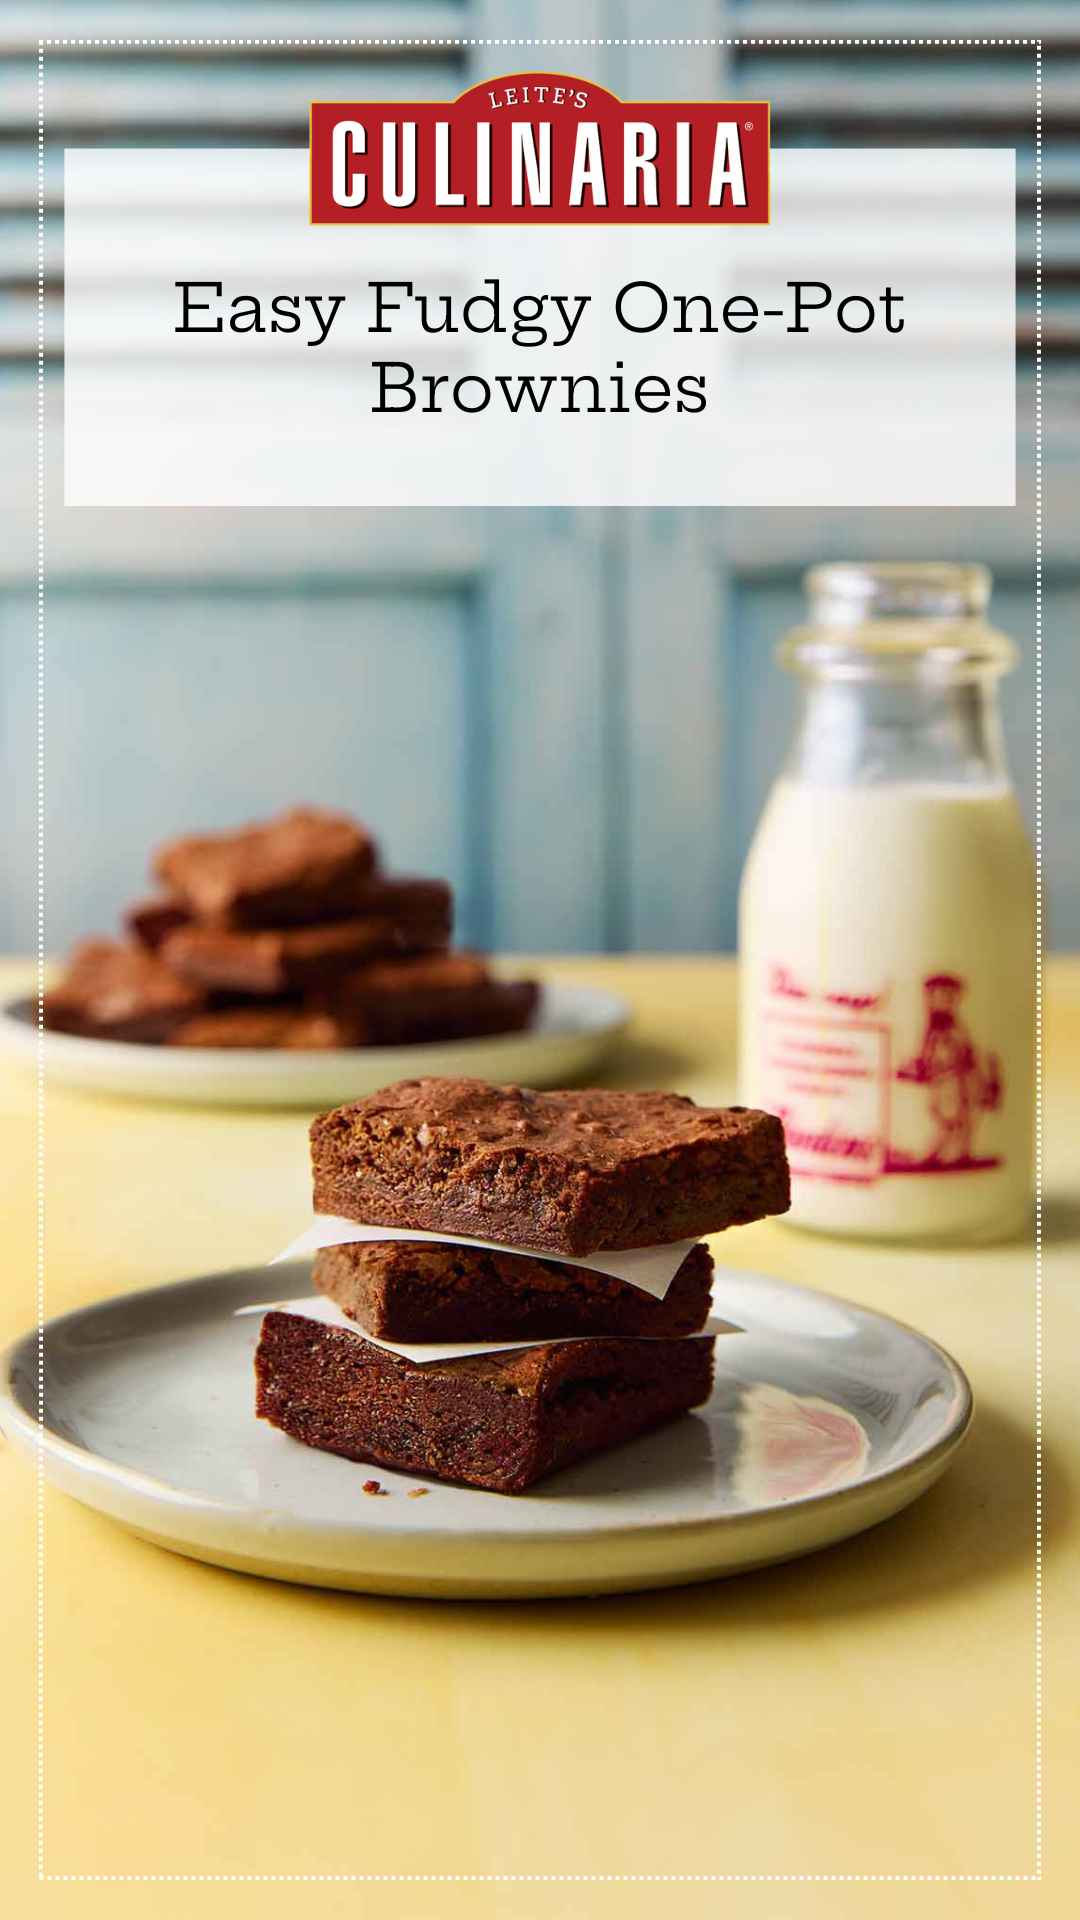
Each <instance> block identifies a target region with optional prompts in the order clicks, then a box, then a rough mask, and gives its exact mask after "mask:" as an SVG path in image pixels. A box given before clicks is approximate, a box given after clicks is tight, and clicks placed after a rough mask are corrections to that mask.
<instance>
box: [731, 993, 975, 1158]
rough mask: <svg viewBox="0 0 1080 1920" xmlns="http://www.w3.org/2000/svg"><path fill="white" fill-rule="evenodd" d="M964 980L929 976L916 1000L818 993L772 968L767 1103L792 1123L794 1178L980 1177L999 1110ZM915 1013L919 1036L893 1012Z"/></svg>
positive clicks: (765, 1037)
mask: <svg viewBox="0 0 1080 1920" xmlns="http://www.w3.org/2000/svg"><path fill="white" fill-rule="evenodd" d="M966 992H967V982H966V981H965V980H964V979H962V978H961V977H960V976H959V975H957V974H953V973H944V972H943V973H933V974H928V975H926V976H924V978H923V980H922V981H921V983H920V991H919V993H918V994H917V995H913V994H911V993H908V994H905V995H898V994H896V993H895V992H893V991H892V990H891V989H881V990H877V991H867V992H856V993H852V992H839V991H837V992H824V993H822V992H815V991H812V990H811V989H810V988H809V987H808V986H807V985H806V984H805V982H803V981H801V980H800V979H799V978H798V976H797V975H796V974H795V973H794V972H793V970H792V969H790V968H788V967H786V966H782V965H774V966H772V967H771V968H770V970H769V978H768V985H767V992H766V1008H765V1011H764V1017H763V1023H762V1066H763V1088H762V1103H763V1104H764V1105H765V1106H767V1107H769V1108H771V1110H772V1111H773V1112H774V1113H778V1114H779V1115H780V1117H781V1119H782V1120H783V1122H784V1131H785V1134H786V1137H787V1146H788V1156H789V1159H790V1162H791V1170H792V1173H793V1174H795V1175H796V1176H797V1177H799V1178H802V1179H822V1180H832V1181H855V1182H860V1183H863V1184H868V1183H871V1182H873V1181H876V1180H879V1179H880V1178H882V1177H883V1176H884V1175H886V1174H911V1173H920V1174H947V1173H971V1172H978V1171H980V1170H983V1169H985V1168H988V1167H996V1166H1000V1165H1001V1164H1002V1157H1001V1155H999V1154H993V1153H986V1152H980V1151H979V1139H978V1135H979V1129H980V1124H981V1121H982V1119H983V1116H984V1115H986V1114H987V1113H992V1112H996V1111H997V1110H999V1109H1000V1108H1001V1106H1002V1102H1003V1095H1004V1085H1003V1074H1002V1069H1001V1063H1000V1060H999V1058H998V1056H997V1055H996V1054H995V1053H994V1052H992V1051H990V1050H988V1049H986V1048H984V1047H981V1046H979V1045H977V1044H976V1042H975V1040H974V1039H973V1037H972V1034H971V1032H970V1030H969V1028H968V1026H967V1022H966V1019H965V1015H964V1005H963V1003H964V998H965V995H966ZM905 1000H906V1001H907V1002H908V1003H909V1004H910V1005H912V1006H917V1007H918V1009H919V1012H918V1016H917V1017H918V1019H920V1020H921V1031H912V1032H911V1033H909V1032H908V1031H907V1030H906V1029H907V1026H908V1024H909V1023H908V1021H906V1020H900V1019H899V1018H897V1017H896V1015H895V1008H896V1005H897V1002H898V1001H905Z"/></svg>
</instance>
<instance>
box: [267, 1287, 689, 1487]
mask: <svg viewBox="0 0 1080 1920" xmlns="http://www.w3.org/2000/svg"><path fill="white" fill-rule="evenodd" d="M712 1368H713V1340H712V1337H711V1335H703V1336H701V1337H699V1338H691V1339H688V1340H631V1339H586V1340H567V1341H565V1342H563V1343H561V1344H559V1345H555V1346H550V1345H549V1346H542V1347H525V1348H520V1349H517V1350H511V1351H510V1352H504V1353H485V1354H470V1355H469V1356H468V1357H467V1358H465V1359H462V1360H446V1361H435V1362H430V1361H429V1362H428V1363H427V1364H426V1365H424V1366H417V1365H416V1364H415V1363H414V1362H413V1361H411V1360H405V1359H403V1358H401V1357H399V1356H398V1355H397V1354H393V1353H386V1352H384V1350H383V1349H382V1348H381V1347H376V1346H373V1345H372V1344H371V1342H370V1341H368V1340H365V1339H364V1338H363V1336H362V1335H361V1334H359V1333H352V1332H350V1331H348V1330H347V1329H345V1328H341V1327H328V1326H325V1325H322V1324H320V1323H318V1322H316V1321H313V1320H306V1319H303V1318H302V1317H301V1316H300V1315H299V1314H292V1313H282V1312H278V1311H273V1312H270V1313H268V1314H266V1316H265V1318H264V1320H263V1323H262V1332H261V1335H260V1339H259V1345H258V1348H257V1350H256V1354H255V1380H256V1401H255V1411H256V1413H257V1414H258V1415H259V1417H260V1418H261V1419H264V1420H269V1421H270V1423H271V1424H272V1425H273V1426H275V1427H279V1428H280V1429H281V1431H282V1432H283V1433H287V1434H289V1435H290V1436H291V1437H292V1438H293V1439H294V1440H301V1441H303V1443H304V1445H305V1446H309V1447H318V1448H320V1449H321V1450H322V1451H323V1452H326V1453H338V1454H343V1455H344V1456H345V1458H346V1459H347V1460H368V1461H374V1462H376V1463H377V1464H379V1465H380V1466H385V1467H397V1468H400V1469H401V1470H403V1471H404V1472H406V1473H423V1474H431V1475H434V1476H435V1478H437V1479H440V1480H459V1481H464V1482H465V1483H466V1484H467V1485H469V1486H473V1487H484V1488H487V1489H488V1490H489V1491H491V1492H493V1493H522V1492H523V1491H524V1489H525V1488H526V1487H529V1486H532V1484H533V1483H534V1482H535V1481H537V1480H540V1479H542V1478H543V1477H544V1475H546V1474H549V1473H554V1472H555V1471H556V1469H557V1468H559V1467H566V1466H569V1465H570V1464H571V1463H572V1462H573V1461H575V1460H583V1459H585V1458H586V1457H587V1456H588V1455H589V1454H592V1453H599V1452H601V1451H602V1450H603V1449H605V1448H608V1447H615V1446H619V1445H621V1444H622V1442H623V1441H626V1440H632V1439H634V1438H635V1436H636V1435H638V1434H640V1433H644V1432H646V1431H647V1430H648V1429H649V1428H651V1427H656V1426H659V1425H661V1424H662V1423H663V1422H664V1421H666V1420H672V1419H674V1418H675V1417H676V1416H677V1415H678V1414H680V1413H686V1412H688V1411H689V1409H690V1408H691V1407H696V1406H699V1405H700V1404H701V1402H702V1401H703V1400H705V1399H707V1398H708V1395H709V1391H710V1388H711V1385H712Z"/></svg>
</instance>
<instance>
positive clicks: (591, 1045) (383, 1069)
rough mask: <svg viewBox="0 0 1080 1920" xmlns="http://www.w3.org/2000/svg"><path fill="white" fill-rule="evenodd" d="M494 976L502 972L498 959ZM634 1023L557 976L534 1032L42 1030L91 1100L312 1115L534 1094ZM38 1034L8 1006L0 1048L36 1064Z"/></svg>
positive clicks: (48, 1060)
mask: <svg viewBox="0 0 1080 1920" xmlns="http://www.w3.org/2000/svg"><path fill="white" fill-rule="evenodd" d="M493 971H494V972H496V973H499V972H502V971H505V969H503V968H500V967H499V965H498V963H494V965H493ZM629 1023H630V1008H629V1006H628V1005H627V1003H626V1001H625V1000H623V999H621V998H620V997H619V996H618V995H617V994H614V993H608V992H606V991H604V990H603V989H602V988H599V987H593V986H588V985H584V984H578V983H575V982H573V981H569V980H559V981H550V982H548V983H546V984H545V985H544V986H543V987H542V988H541V989H540V994H539V1000H538V1004H537V1008H536V1013H535V1016H534V1019H533V1023H532V1025H531V1026H529V1027H528V1028H526V1029H525V1030H524V1031H522V1032H517V1033H505V1034H495V1035H485V1036H481V1037H478V1038H474V1039H467V1040H441V1041H419V1042H414V1043H411V1044H409V1045H403V1046H358V1047H335V1048H318V1049H315V1048H313V1049H311V1050H308V1049H304V1048H295V1047H289V1048H281V1047H229V1048H222V1047H187V1046H185V1047H183V1048H180V1047H168V1046H160V1045H150V1044H146V1043H143V1042H139V1041H133V1040H99V1039H89V1038H86V1037H84V1036H83V1035H81V1034H70V1033H46V1034H45V1035H44V1054H45V1070H46V1073H47V1074H48V1076H49V1079H50V1081H51V1082H52V1083H53V1084H56V1085H64V1086H70V1087H78V1088H82V1089H84V1090H85V1091H87V1092H91V1093H105V1094H119V1095H127V1096H130V1097H132V1098H135V1099H140V1100H167V1101H178V1102H182V1103H184V1104H186V1105H203V1106H248V1107H294V1108H302V1109H306V1110H308V1111H311V1112H313V1111H315V1110H316V1109H317V1108H323V1107H333V1106H337V1105H339V1104H341V1103H342V1102H343V1101H346V1100H356V1099H359V1098H360V1097H361V1096H362V1095H363V1094H365V1093H372V1092H374V1091H375V1089H376V1088H378V1087H382V1086H386V1085H387V1084H388V1083H389V1082H391V1081H393V1080H404V1079H410V1078H413V1077H417V1076H420V1075H423V1074H446V1075H450V1076H457V1075H469V1076H473V1077H475V1078H477V1079H482V1080H493V1081H495V1082H497V1083H499V1084H505V1083H507V1082H510V1081H514V1082H517V1083H518V1084H523V1085H526V1086H533V1087H550V1086H557V1085H564V1084H566V1083H567V1082H570V1083H573V1082H574V1081H580V1080H581V1079H582V1078H583V1077H584V1076H586V1075H588V1074H590V1073H592V1072H593V1071H594V1069H595V1068H597V1067H598V1066H599V1065H600V1063H601V1062H602V1061H603V1060H604V1059H605V1058H606V1056H607V1055H609V1054H610V1053H611V1051H612V1049H613V1048H614V1047H615V1045H616V1043H617V1042H618V1040H619V1039H620V1037H621V1035H622V1034H623V1033H625V1031H626V1029H627V1027H628V1025H629ZM38 1038H39V1036H38V1031H37V1008H36V1003H35V1001H34V1000H32V999H29V998H23V999H19V1000H13V1001H10V1002H9V1003H8V1004H7V1005H6V1006H5V1007H3V1008H0V1048H2V1049H3V1051H4V1052H5V1053H7V1054H8V1055H9V1056H10V1057H12V1058H14V1059H16V1060H22V1061H24V1062H26V1063H27V1064H28V1065H32V1064H33V1062H34V1061H35V1059H36V1056H37V1048H38Z"/></svg>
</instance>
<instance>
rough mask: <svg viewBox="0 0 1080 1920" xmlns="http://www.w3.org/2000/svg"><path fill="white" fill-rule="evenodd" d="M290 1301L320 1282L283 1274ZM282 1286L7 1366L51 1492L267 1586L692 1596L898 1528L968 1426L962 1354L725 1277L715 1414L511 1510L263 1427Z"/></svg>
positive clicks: (10, 1403) (638, 1443)
mask: <svg viewBox="0 0 1080 1920" xmlns="http://www.w3.org/2000/svg"><path fill="white" fill-rule="evenodd" d="M275 1284H276V1285H277V1286H280V1288H281V1290H282V1293H283V1294H286V1295H290V1296H298V1295H302V1294H303V1293H305V1292H306V1291H307V1290H308V1288H309V1287H310V1270H309V1267H308V1265H307V1263H296V1264H294V1265H292V1266H289V1267H285V1268H277V1269H275ZM267 1291H268V1288H267V1273H266V1270H265V1268H261V1267H260V1268H252V1269H250V1270H245V1271H242V1272H236V1273H227V1274H215V1275H209V1276H205V1277H202V1278H199V1279H193V1280H186V1281H181V1282H179V1283H177V1284H175V1285H173V1286H167V1287H156V1288H153V1289H151V1290H148V1291H146V1292H141V1293H134V1294H129V1295H126V1296H124V1297H122V1298H117V1299H113V1300H107V1301H104V1302H102V1303H100V1304H98V1305H96V1306H93V1307H88V1308H84V1309H80V1310H79V1311H78V1312H75V1313H70V1314H67V1315H64V1316H63V1317H62V1318H60V1319H57V1320H53V1321H50V1322H49V1323H48V1324H47V1326H46V1327H45V1330H44V1343H43V1351H44V1379H43V1383H42V1385H43V1392H42V1407H43V1422H42V1424H41V1426H40V1427H39V1425H38V1419H37V1411H38V1393H39V1380H38V1338H37V1333H36V1331H35V1332H32V1333H30V1334H28V1335H27V1336H26V1337H25V1338H24V1339H22V1340H20V1341H18V1342H17V1343H16V1344H15V1346H14V1347H12V1348H11V1349H10V1350H9V1351H8V1353H7V1355H6V1356H5V1357H4V1358H3V1361H2V1362H0V1426H2V1427H3V1430H4V1432H5V1433H6V1434H7V1435H8V1436H9V1437H10V1438H11V1439H12V1440H13V1441H15V1442H17V1443H19V1444H20V1445H22V1446H23V1447H25V1448H27V1449H28V1450H30V1451H34V1450H35V1449H36V1448H37V1447H38V1446H39V1445H40V1448H41V1451H42V1458H43V1463H44V1468H45V1472H46V1474H47V1475H48V1477H49V1479H50V1480H51V1481H52V1482H53V1483H54V1484H56V1485H57V1486H58V1487H60V1488H62V1489H63V1490H64V1491H66V1492H67V1493H69V1494H71V1495H73V1496H74V1497H75V1498H76V1499H79V1500H81V1501H83V1502H84V1503H85V1504H86V1505H88V1506H91V1507H94V1508H97V1509H98V1510H99V1511H101V1512H103V1513H105V1514H108V1515H110V1516H111V1517H112V1518H113V1519H115V1520H117V1521H119V1522H121V1523H122V1524H123V1525H125V1526H128V1527H130V1528H131V1529H133V1530H134V1532H135V1533H137V1534H139V1535H141V1536H142V1537H144V1538H146V1539H148V1540H151V1541H153V1542H155V1543H156V1544H157V1545H160V1546H164V1547H168V1548H171V1549H172V1550H174V1551H175V1552H178V1553H181V1554H185V1555H187V1556H189V1557H191V1558H194V1559H196V1560H205V1561H209V1562H211V1563H213V1564H215V1565H218V1566H222V1567H227V1568H231V1569H234V1570H237V1571H240V1572H244V1573H248V1574H258V1575H263V1576H266V1577H268V1578H273V1579H284V1580H291V1581H298V1582H301V1583H303V1584H307V1585H313V1586H326V1587H338V1588H347V1589H348V1588H351V1589H354V1590H357V1591H360V1592H368V1593H384V1594H405V1595H425V1596H428V1597H434V1598H443V1599H458V1600H460V1599H468V1598H484V1599H521V1598H531V1597H543V1596H554V1595H564V1594H602V1593H615V1592H623V1591H634V1590H636V1589H642V1588H649V1587H662V1586H673V1585H681V1584H684V1583H687V1582H693V1581H701V1580H710V1579H714V1578H717V1577H719V1576H721V1575H726V1574H733V1573H738V1572H742V1571H745V1570H747V1569H749V1568H753V1567H760V1566H763V1565H766V1564H768V1563H770V1562H772V1561H777V1560H785V1559H790V1558H792V1557H793V1556H795V1555H798V1554H804V1553H808V1552H810V1551H812V1550H814V1549H816V1548H820V1547H825V1546H828V1545H831V1544H833V1543H834V1542H837V1541H840V1540H843V1539H846V1538H848V1537H849V1536H851V1535H853V1534H856V1533H858V1532H861V1531H862V1530H863V1529H864V1528H866V1527H869V1526H873V1525H875V1524H877V1523H878V1522H879V1521H883V1520H887V1519H888V1518H889V1517H890V1516H891V1515H893V1514H896V1513H898V1512H899V1511H900V1510H901V1509H902V1508H904V1507H906V1506H908V1505H909V1504H910V1503H911V1502H912V1501H913V1500H915V1499H916V1498H917V1496H919V1495H920V1494H922V1493H923V1492H925V1491H926V1489H927V1488H929V1487H930V1486H931V1485H932V1484H933V1482H934V1481H936V1480H937V1479H938V1478H939V1476H940V1475H941V1474H942V1473H943V1472H944V1470H945V1468H946V1466H947V1465H948V1463H949V1461H950V1460H951V1458H952V1457H953V1455H954V1453H955V1452H956V1450H957V1448H958V1447H959V1446H960V1444H961V1442H962V1441H963V1439H964V1436H965V1434H966V1432H967V1430H968V1426H969V1423H970V1419H971V1408H972V1401H971V1392H970V1388H969V1386H968V1383H967V1381H966V1379H965V1377H964V1375H963V1373H962V1371H961V1369H960V1368H959V1366H958V1365H957V1364H956V1363H955V1361H953V1360H952V1359H951V1358H950V1357H949V1355H948V1354H946V1353H945V1352H944V1351H943V1350H942V1349H941V1348H940V1347H938V1346H937V1345H935V1343H934V1342H933V1341H931V1340H929V1339H926V1338H925V1337H924V1336H923V1335H921V1334H919V1333H916V1332H915V1331H913V1330H912V1329H911V1328H909V1327H905V1326H902V1325H900V1324H899V1323H898V1322H896V1321H893V1320H890V1319H888V1318H886V1317H884V1316H883V1315H880V1314H875V1313H872V1312H870V1311H869V1310H868V1309H866V1308H864V1307H860V1306H856V1305H853V1304H852V1303H850V1302H848V1301H843V1300H839V1299H833V1298H831V1297H829V1296H828V1295H824V1294H819V1293H814V1292H810V1291H807V1290H804V1289H802V1288H799V1287H794V1286H791V1285H789V1284H787V1283H784V1282H781V1281H779V1280H774V1279H769V1278H766V1277H764V1276H762V1275H757V1274H749V1273H741V1272H734V1271H730V1270H729V1271H718V1272H717V1275H716V1285H715V1292H714V1300H715V1308H716V1311H717V1312H718V1313H721V1314H723V1315H724V1316H725V1318H726V1319H728V1320H730V1321H732V1322H734V1323H736V1324H737V1325H738V1327H739V1328H741V1329H742V1331H741V1332H740V1333H738V1334H736V1335H732V1336H731V1337H727V1338H724V1339H722V1340H720V1341H718V1342H717V1355H716V1377H715V1385H714V1388H713V1391H712V1394H711V1397H710V1398H709V1400H708V1401H707V1402H706V1404H705V1405H704V1406H702V1407H700V1408H699V1409H698V1410H697V1411H696V1412H693V1413H689V1414H686V1415H684V1416H683V1417H681V1418H679V1419H676V1420H674V1421H672V1422H671V1423H670V1424H668V1425H665V1426H663V1427H662V1428H660V1429H658V1430H657V1431H655V1432H652V1433H648V1434H644V1435H642V1436H641V1437H639V1438H638V1439H636V1440H633V1441H631V1442H630V1443H629V1444H627V1445H623V1446H620V1447H617V1448H615V1449H614V1450H613V1451H610V1452H604V1453H599V1454H597V1455H596V1456H595V1457H593V1458H591V1459H588V1460H584V1461H582V1462H581V1463H580V1464H578V1465H576V1466H571V1467H568V1468H566V1469H565V1470H564V1471H562V1472H559V1473H554V1474H552V1475H551V1477H550V1478H548V1479H546V1480H542V1481H540V1482H539V1483H538V1484H537V1485H536V1486H534V1487H531V1488H530V1489H529V1490H528V1491H527V1492H525V1493H521V1494H518V1495H515V1496H512V1497H511V1496H507V1495H505V1494H500V1493H494V1492H487V1491H481V1490H478V1489H477V1488H474V1487H465V1486H460V1485H456V1484H453V1483H450V1482H448V1481H444V1480H435V1479H430V1478H424V1477H423V1476H422V1475H417V1474H411V1473H403V1472H397V1471H394V1470H391V1469H388V1468H386V1467H375V1468H372V1467H368V1466H364V1465H362V1464H358V1463H356V1462H354V1461H351V1460H347V1459H343V1458H340V1457H338V1456H336V1455H334V1454H331V1453H326V1452H321V1451H315V1450H314V1449H313V1448H312V1447H310V1446H303V1445H300V1444H298V1443H297V1441H296V1440H294V1439H291V1438H289V1437H288V1435H286V1434H285V1433H283V1432H280V1431H278V1430H277V1429H276V1428H275V1427H273V1426H271V1425H269V1424H268V1423H267V1422H265V1421H260V1420H257V1419H255V1417H254V1380H253V1354H254V1350H255V1346H256V1342H257V1340H258V1338H259V1329H260V1316H259V1315H258V1314H255V1315H245V1314H244V1313H243V1312H242V1311H241V1310H242V1309H243V1308H244V1307H246V1306H252V1305H255V1304H256V1303H258V1302H260V1301H265V1300H266V1297H267Z"/></svg>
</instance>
